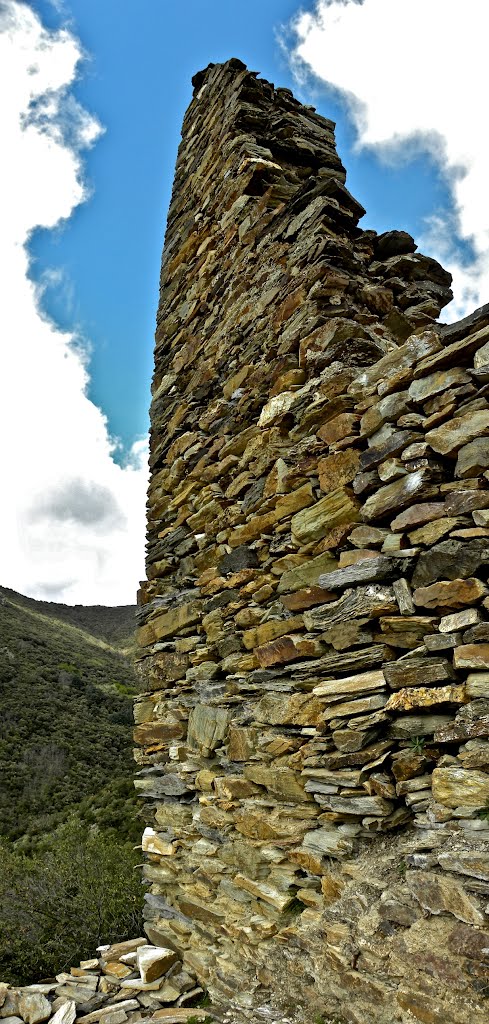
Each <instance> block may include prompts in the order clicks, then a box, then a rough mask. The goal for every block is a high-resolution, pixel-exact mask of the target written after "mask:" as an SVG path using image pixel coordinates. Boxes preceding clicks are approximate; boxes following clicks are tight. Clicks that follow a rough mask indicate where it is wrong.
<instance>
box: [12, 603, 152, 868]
mask: <svg viewBox="0 0 489 1024" xmlns="http://www.w3.org/2000/svg"><path fill="white" fill-rule="evenodd" d="M19 596H20V595H19ZM31 604H34V605H35V604H36V603H35V602H31ZM54 607H56V606H54ZM62 607H64V606H62ZM104 611H112V609H104ZM135 689H136V677H135V672H134V668H133V665H132V663H131V661H130V660H129V658H128V657H126V656H125V655H124V654H122V653H121V651H120V650H117V649H115V648H114V647H113V646H111V645H109V644H108V643H107V642H106V641H105V640H102V639H100V637H98V636H94V635H91V634H89V633H88V632H86V631H84V630H81V629H80V628H78V627H76V626H73V625H71V624H69V623H67V622H61V621H59V620H57V619H55V618H53V617H48V616H46V615H45V614H44V613H43V614H40V613H39V612H38V611H37V610H34V609H33V608H31V607H29V608H28V607H27V606H26V605H25V604H24V605H22V604H21V603H17V602H16V603H14V602H13V601H11V600H6V599H5V597H4V599H3V600H2V601H1V602H0V775H1V778H2V785H1V787H0V837H2V836H3V837H5V838H8V839H10V840H13V841H16V842H17V844H20V845H21V847H22V848H23V849H24V850H25V851H26V852H27V851H28V850H29V849H30V848H31V846H32V843H33V842H36V841H38V840H39V838H40V837H42V836H43V835H44V834H46V833H49V832H51V831H52V830H53V829H54V828H56V827H57V826H58V825H59V824H60V823H62V822H63V821H66V820H67V818H68V817H69V816H70V815H71V814H72V813H73V812H75V813H76V814H77V816H78V818H79V819H80V820H81V821H84V822H85V823H86V824H87V825H91V824H96V825H100V826H103V827H104V828H105V829H114V830H115V831H116V832H117V835H118V836H119V837H120V838H128V839H131V840H134V841H139V837H140V831H141V828H140V822H139V821H138V819H137V804H136V798H135V795H134V788H133V772H134V766H133V760H132V736H131V724H132V695H133V694H134V692H135Z"/></svg>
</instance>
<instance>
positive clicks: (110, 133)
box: [31, 0, 447, 447]
mask: <svg viewBox="0 0 489 1024" xmlns="http://www.w3.org/2000/svg"><path fill="white" fill-rule="evenodd" d="M34 6H35V8H36V9H37V10H38V11H39V13H40V14H41V15H42V17H43V20H44V21H45V22H46V23H48V24H50V25H52V26H53V27H57V26H58V25H60V24H65V23H66V22H67V21H69V24H70V25H71V28H72V31H73V32H74V33H75V34H76V35H77V36H78V38H79V39H80V40H81V43H82V44H83V46H84V48H85V50H86V51H87V52H88V54H89V55H90V59H89V61H88V62H87V63H85V65H84V66H82V68H81V74H80V77H79V80H78V82H77V84H76V89H75V92H76V95H77V96H78V98H79V99H80V101H81V102H82V104H83V106H85V107H86V108H88V109H89V110H91V111H92V112H93V113H94V114H95V115H96V116H97V117H98V119H99V120H100V121H101V123H102V125H103V126H104V128H105V134H104V135H103V137H102V138H101V139H100V140H99V142H98V143H97V144H96V146H94V147H93V149H92V150H91V151H90V152H89V153H88V155H87V156H86V159H85V164H86V175H87V178H88V181H89V185H90V188H91V190H92V193H93V194H92V196H91V198H90V200H89V201H88V202H87V203H85V204H83V205H81V206H79V207H78V208H77V210H75V212H74V214H73V216H72V217H71V219H70V221H69V223H68V224H67V225H66V226H65V227H63V228H61V229H58V230H56V231H54V232H53V231H39V232H37V233H36V235H35V237H34V239H33V242H32V244H31V252H32V254H33V255H34V257H35V264H34V266H33V274H34V276H36V277H39V276H40V275H42V273H43V271H45V270H46V269H47V268H56V267H58V268H59V267H61V268H62V269H63V272H64V275H65V280H64V286H62V287H60V285H59V283H58V282H56V283H55V285H54V286H53V287H52V288H50V289H49V290H48V291H47V293H46V296H45V301H44V304H45V307H46V309H47V310H48V312H49V313H50V314H51V315H52V316H53V317H54V318H55V319H56V320H57V322H58V323H60V324H61V325H62V326H63V327H67V328H70V327H72V326H73V324H74V322H76V324H77V325H78V327H79V329H80V330H81V332H82V334H83V335H84V336H85V337H87V338H88V339H90V342H91V346H92V356H91V365H90V373H91V384H90V391H89V393H90V396H91V397H92V398H93V400H94V401H95V402H96V403H97V404H98V405H100V406H102V408H103V409H104V411H105V413H106V414H107V416H108V419H109V427H110V430H111V431H112V433H113V434H115V435H116V436H117V437H119V438H121V439H122V441H123V442H124V445H125V446H126V447H127V446H128V445H130V444H131V443H132V441H133V439H134V437H135V436H136V435H140V434H142V433H144V432H145V431H146V429H147V407H148V381H149V378H150V376H151V371H152V345H153V340H152V336H153V331H154V319H155V312H156V304H157V289H158V275H159V263H160V257H161V249H162V245H163V236H164V225H165V216H166V209H167V206H168V203H169V198H170V192H171V183H172V178H173V170H174V163H175V156H176V150H177V146H178V141H179V135H180V125H181V122H182V118H183V114H184V111H185V109H186V107H187V105H188V103H189V102H190V98H191V94H192V89H191V84H190V80H191V77H192V75H193V74H194V73H195V71H197V70H198V69H200V68H202V67H205V66H206V65H207V64H208V63H209V62H210V61H214V62H217V61H224V60H227V59H228V58H229V57H231V56H238V57H240V58H241V60H243V61H244V62H245V63H246V64H247V65H248V66H249V67H251V68H253V69H255V70H259V71H260V72H261V74H262V77H264V78H267V79H269V80H270V81H273V82H275V83H276V84H280V85H285V86H288V87H289V88H292V89H295V91H296V93H297V94H300V95H301V97H302V98H303V99H304V100H305V101H306V102H311V98H312V99H313V101H314V103H315V104H316V105H317V108H318V110H319V111H320V112H321V113H323V114H325V115H327V116H328V117H332V118H333V119H335V120H336V121H337V142H338V149H339V151H340V154H341V156H342V158H343V162H344V163H345V165H346V167H347V171H348V183H349V187H350V189H351V190H352V191H353V193H354V194H355V195H356V196H357V197H358V198H359V199H360V201H361V202H362V203H363V204H364V205H365V206H366V208H367V217H366V218H365V223H367V224H368V226H371V227H375V228H376V229H377V230H379V231H382V230H386V229H388V228H391V227H402V228H406V229H407V230H409V231H411V232H412V233H414V234H419V230H420V224H421V220H422V218H423V217H424V216H426V215H427V214H429V213H430V212H431V211H432V209H433V207H434V206H436V207H437V208H438V207H440V206H443V205H444V204H446V201H447V199H446V189H445V188H444V186H443V183H442V181H441V178H440V175H439V172H438V169H437V168H436V165H435V164H434V162H433V161H432V160H431V159H430V158H428V157H427V156H421V157H418V158H414V157H413V159H412V160H411V161H409V162H408V163H407V164H401V165H400V166H398V167H397V168H387V167H384V166H382V165H381V164H380V162H379V159H378V157H376V156H375V155H374V154H366V153H362V154H355V153H353V152H352V149H353V146H354V141H355V130H354V127H353V125H352V123H351V121H350V120H349V119H348V117H347V116H346V111H345V106H344V104H342V103H341V101H339V98H338V96H335V95H334V93H333V91H332V90H331V89H328V88H327V87H326V86H325V85H323V86H322V87H321V86H320V83H319V82H316V83H312V88H309V89H308V88H305V87H302V88H297V82H296V81H295V79H294V76H293V73H292V69H291V66H290V62H289V61H288V59H287V55H286V53H284V50H283V47H282V46H281V44H280V38H281V37H282V38H283V37H284V36H285V38H287V36H289V37H290V33H287V31H286V30H287V26H288V25H289V24H290V21H291V19H292V18H293V16H294V15H296V14H297V11H298V7H299V5H298V3H297V0H186V2H185V3H179V2H177V0H123V2H122V3H121V0H66V2H65V3H64V5H63V8H62V13H58V12H57V10H56V9H55V8H54V7H53V5H52V4H51V3H49V2H48V0H44V2H40V0H38V2H37V3H35V4H34ZM303 6H304V7H305V8H306V9H307V8H308V7H309V8H312V7H313V4H305V5H303ZM311 92H313V93H314V95H313V97H311Z"/></svg>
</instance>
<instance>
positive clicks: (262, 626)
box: [135, 60, 489, 1024]
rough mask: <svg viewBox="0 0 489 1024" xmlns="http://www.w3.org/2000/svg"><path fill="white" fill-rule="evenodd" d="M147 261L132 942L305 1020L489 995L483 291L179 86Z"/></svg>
mask: <svg viewBox="0 0 489 1024" xmlns="http://www.w3.org/2000/svg"><path fill="white" fill-rule="evenodd" d="M194 85H195V93H194V98H193V101H192V103H191V105H190V107H189V109H188V111H187V114H186V116H185V120H184V124H183V134H182V143H181V146H180V149H179V154H178V160H177V167H176V175H175V184H174V190H173V196H172V201H171V206H170V212H169V218H168V227H167V234H166V241H165V249H164V253H163V266H162V275H161V296H160V306H159V310H158V321H157V332H156V350H155V375H154V384H153V401H152V406H151V418H152V439H151V483H150V488H149V503H148V558H147V575H148V580H147V582H145V583H144V584H143V585H142V589H141V593H140V607H139V618H140V629H139V645H140V656H141V660H140V675H141V689H142V692H141V695H140V697H139V699H138V700H137V702H136V723H137V724H136V731H135V738H136V742H137V744H138V748H137V752H136V758H137V762H138V769H139V770H138V774H137V778H136V787H137V789H138V791H139V792H140V794H141V797H142V798H143V806H144V816H145V820H146V823H147V826H148V827H147V828H146V830H145V833H144V838H143V849H144V850H145V852H146V854H147V857H146V863H145V868H144V873H145V876H146V880H147V884H148V889H149V891H148V895H147V910H146V930H147V935H148V938H149V940H150V942H153V943H154V944H156V945H164V946H169V947H171V948H175V949H178V950H179V951H181V952H182V955H183V957H184V961H185V963H186V964H187V966H188V967H189V968H190V969H191V970H193V971H195V972H196V973H197V975H198V977H199V978H200V980H201V981H202V982H203V983H204V984H205V985H206V986H208V987H209V989H210V991H211V992H212V993H213V995H215V996H217V997H218V998H221V999H222V1001H223V1003H228V1004H229V1003H230V1004H234V1005H238V1006H239V1005H242V1006H243V1007H244V1008H245V1009H246V1007H255V1011H253V1012H254V1013H255V1018H254V1019H257V1020H258V1019H261V1018H260V1016H259V1014H260V1013H261V1012H262V1010H260V1009H259V1008H260V1007H262V1008H263V1007H265V1010H263V1013H264V1014H265V1016H266V1012H268V1011H267V1007H269V1006H270V1005H272V1006H277V1007H281V1008H282V1011H283V1013H284V1014H286V1015H288V1016H289V1017H292V1018H294V1019H295V1018H296V1019H298V1020H304V1021H306V1022H307V1021H309V1022H311V1024H312V1022H313V1021H314V1020H315V1019H316V1015H317V1014H318V1013H322V1014H324V1015H330V1016H332V1017H336V1018H337V1019H338V1020H340V1021H349V1022H351V1024H393V1022H398V1021H399V1022H401V1021H402V1022H405V1024H407V1022H408V1021H411V1022H412V1021H413V1020H415V1021H421V1022H423V1024H447V1022H453V1024H466V1022H467V1021H468V1020H470V1021H471V1022H474V1024H479V1022H480V1024H482V1021H483V1020H487V1016H486V1014H487V1012H488V1007H489V842H488V840H489V588H488V584H487V578H488V573H489V548H488V545H487V538H488V535H489V484H488V477H489V471H488V467H489V402H488V400H487V394H488V384H489V307H483V308H482V309H481V310H477V311H476V312H475V313H474V314H473V315H472V316H471V317H468V318H467V319H466V320H464V321H461V322H459V323H457V324H454V325H451V326H448V327H447V326H441V325H439V324H437V317H438V315H439V313H440V310H441V308H442V307H443V306H444V305H446V304H447V302H449V300H450V298H451V292H450V275H449V274H447V273H446V271H444V270H443V269H442V268H441V267H440V266H439V265H438V264H437V263H436V262H435V261H434V260H432V259H430V258H428V257H426V256H422V255H420V254H419V253H417V252H416V246H415V244H414V242H413V240H412V238H411V237H410V236H409V235H407V234H406V233H405V232H402V231H391V232H387V233H385V234H383V235H377V234H376V233H375V232H374V231H364V230H362V229H361V228H359V227H358V221H359V219H360V218H361V217H362V215H363V213H364V210H363V209H362V207H361V206H360V204H359V203H358V202H357V201H356V200H355V199H354V198H353V197H352V196H351V195H350V193H349V192H348V190H347V188H346V187H345V172H344V169H343V167H342V165H341V162H340V160H339V158H338V155H337V153H336V150H335V144H334V135H333V128H334V126H333V124H332V123H331V122H329V121H327V120H325V119H324V118H322V117H320V116H319V115H317V114H316V113H315V112H314V110H313V108H310V107H304V106H301V105H300V104H299V103H298V102H297V101H296V100H295V99H294V98H293V96H292V94H291V93H290V92H289V91H288V90H286V89H275V88H274V87H273V86H272V85H271V84H269V83H268V82H265V81H260V80H257V77H256V75H255V74H254V73H251V72H248V71H247V70H246V68H245V67H244V66H243V65H242V64H241V63H240V62H239V61H236V60H231V61H229V62H228V63H226V64H223V65H215V66H214V65H211V66H210V67H209V68H207V69H206V71H204V72H201V73H200V74H199V75H197V76H196V78H195V79H194Z"/></svg>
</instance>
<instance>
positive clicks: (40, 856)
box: [0, 820, 142, 985]
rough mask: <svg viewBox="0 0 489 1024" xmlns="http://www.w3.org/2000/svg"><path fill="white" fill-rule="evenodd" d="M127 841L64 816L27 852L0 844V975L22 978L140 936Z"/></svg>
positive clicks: (136, 875)
mask: <svg viewBox="0 0 489 1024" xmlns="http://www.w3.org/2000/svg"><path fill="white" fill-rule="evenodd" d="M136 860H137V857H136V853H135V851H134V850H133V849H132V846H131V844H130V843H129V844H128V843H121V842H120V841H119V840H118V839H117V838H116V837H115V836H114V835H113V834H111V833H103V832H102V831H100V830H99V829H98V828H96V827H93V826H92V827H91V828H87V827H86V826H85V825H83V824H82V823H80V822H79V821H78V822H77V821H76V820H71V821H70V822H68V823H66V824H65V825H62V826H60V827H59V829H58V830H57V832H56V833H55V834H54V835H53V836H52V837H50V838H49V839H47V840H45V841H44V843H40V844H39V845H38V847H37V849H36V851H35V853H34V856H33V857H27V856H25V854H23V853H21V852H19V851H18V850H16V849H15V848H14V847H13V846H12V844H10V843H2V842H0V906H1V914H0V979H1V980H2V981H7V982H9V983H10V984H13V985H15V984H20V985H22V984H28V983H30V982H32V981H37V980H39V979H40V978H46V977H52V976H53V975H55V974H58V973H59V972H60V971H64V970H66V969H68V970H69V968H70V967H71V966H72V965H76V964H77V963H79V961H80V960H82V959H88V958H89V957H92V956H93V955H94V954H95V950H96V947H97V946H99V945H102V944H103V943H109V942H114V941H120V940H123V939H126V938H132V937H134V936H135V935H140V934H141V904H142V886H141V878H140V872H139V871H138V870H137V869H136Z"/></svg>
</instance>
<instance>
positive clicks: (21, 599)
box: [0, 586, 136, 648]
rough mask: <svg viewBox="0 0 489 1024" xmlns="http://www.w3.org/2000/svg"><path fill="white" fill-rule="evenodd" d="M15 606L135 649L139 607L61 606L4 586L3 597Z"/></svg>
mask: <svg viewBox="0 0 489 1024" xmlns="http://www.w3.org/2000/svg"><path fill="white" fill-rule="evenodd" d="M1 596H3V597H6V598H7V600H9V601H12V603H13V604H16V605H19V606H22V607H24V608H30V609H31V610H33V611H37V612H41V613H42V614H43V615H49V616H50V618H53V619H59V621H61V622H69V623H70V624H71V625H72V626H78V627H79V628H80V629H83V630H85V632H87V633H91V634H92V635H93V636H98V637H99V638H100V639H101V640H105V641H106V643H108V644H110V645H111V646H112V647H119V648H124V647H132V643H133V639H134V630H135V614H136V605H135V604H134V605H132V604H128V605H115V606H114V607H108V606H105V605H100V604H94V605H83V604H75V605H69V604H58V603H57V602H56V601H37V600H35V599H34V598H33V597H26V596H25V595H24V594H19V593H17V591H15V590H10V589H9V587H2V586H0V597H1Z"/></svg>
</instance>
